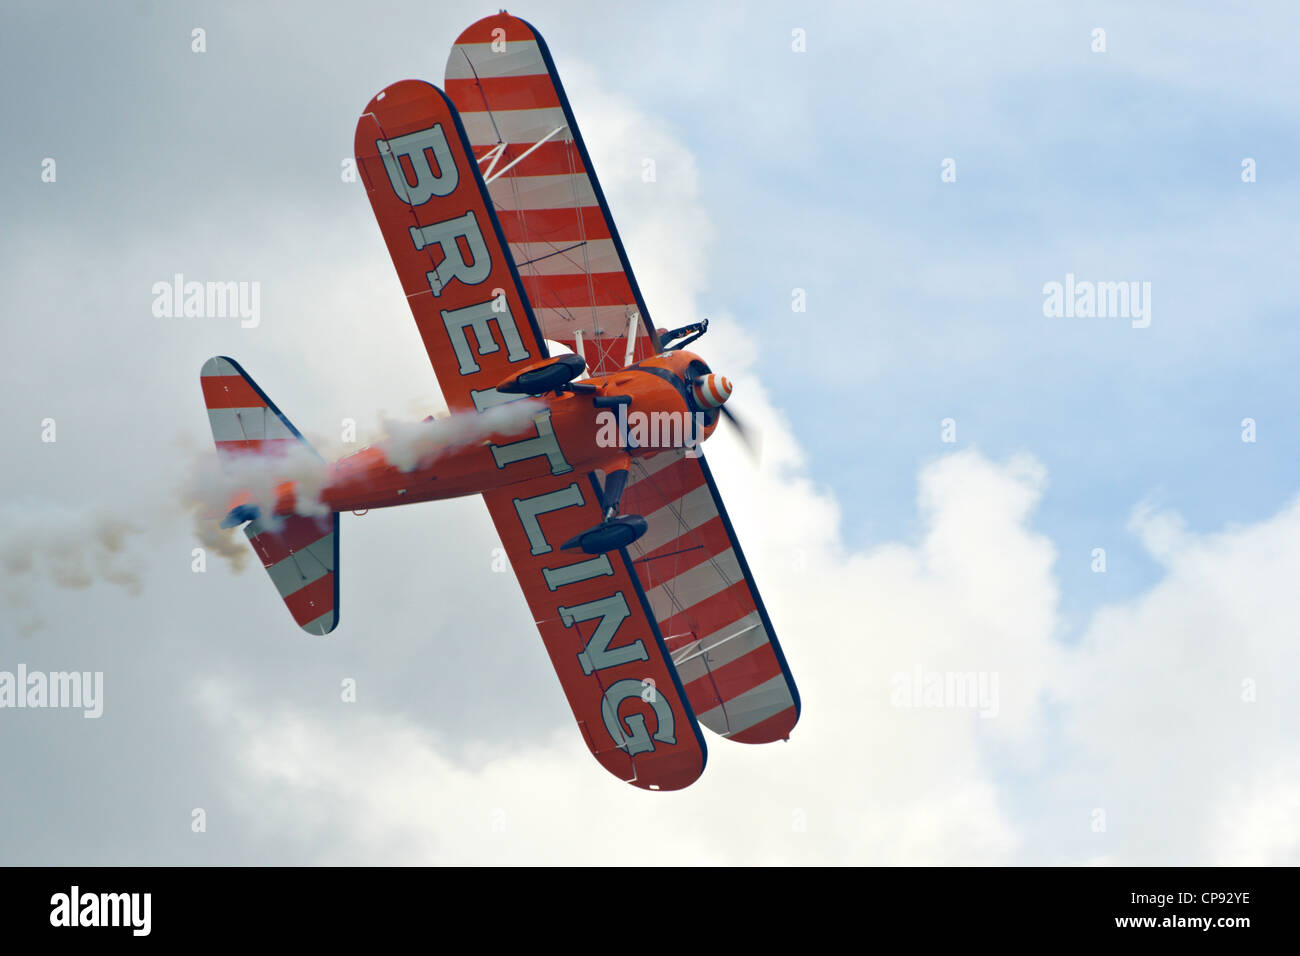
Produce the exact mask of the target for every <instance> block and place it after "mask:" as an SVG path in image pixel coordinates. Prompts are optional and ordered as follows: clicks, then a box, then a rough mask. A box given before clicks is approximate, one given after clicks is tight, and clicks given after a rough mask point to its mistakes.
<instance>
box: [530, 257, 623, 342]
mask: <svg viewBox="0 0 1300 956" xmlns="http://www.w3.org/2000/svg"><path fill="white" fill-rule="evenodd" d="M510 255H511V256H512V257H513V258H514V260H515V265H516V266H518V268H519V272H520V274H521V275H525V276H529V275H543V276H550V275H586V273H587V272H589V271H590V272H622V271H623V262H622V260H620V259H619V257H618V250H617V249H616V248H614V240H612V239H589V240H587V242H586V243H585V244H584V243H579V242H578V240H576V239H575V240H574V241H572V242H512V243H510ZM623 321H624V322H625V323H626V321H627V319H626V317H625V318H624V320H623Z"/></svg>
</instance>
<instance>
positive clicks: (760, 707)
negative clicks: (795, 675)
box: [699, 674, 794, 736]
mask: <svg viewBox="0 0 1300 956" xmlns="http://www.w3.org/2000/svg"><path fill="white" fill-rule="evenodd" d="M792 706H794V698H793V697H791V696H790V687H789V685H788V684H787V683H786V680H785V675H784V674H777V675H776V676H775V677H773V678H771V679H770V680H766V681H764V682H763V683H761V684H759V685H758V686H757V687H754V688H751V689H750V690H747V691H745V692H744V693H743V694H739V695H738V696H736V697H733V698H731V700H728V701H726V702H724V703H722V704H719V705H718V706H717V707H714V708H713V709H712V710H710V711H709V712H708V713H705V714H700V715H699V720H700V723H702V724H703V725H704V726H706V727H708V728H709V729H710V730H712V731H713V732H714V733H718V734H723V735H724V736H730V735H732V734H738V733H740V732H741V731H742V730H748V729H749V728H750V727H753V726H754V725H755V724H757V723H760V722H762V721H764V720H766V719H767V718H769V717H771V716H773V715H774V714H779V713H780V712H781V711H783V710H785V709H786V708H787V707H792Z"/></svg>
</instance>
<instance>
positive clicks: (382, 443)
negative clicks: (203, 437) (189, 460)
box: [182, 399, 546, 572]
mask: <svg viewBox="0 0 1300 956" xmlns="http://www.w3.org/2000/svg"><path fill="white" fill-rule="evenodd" d="M545 407H546V406H545V404H544V403H542V402H539V401H536V400H534V399H524V400H521V401H514V402H509V403H507V404H505V405H498V406H496V407H495V408H490V409H487V410H486V411H482V412H459V413H457V414H454V415H449V416H445V417H442V418H430V419H426V420H425V421H421V422H398V421H390V420H387V419H383V420H382V434H381V435H380V437H379V438H378V439H377V440H376V441H374V442H373V444H372V447H374V448H377V449H379V450H380V451H382V452H383V453H384V455H385V457H386V458H387V459H388V462H389V463H390V464H391V465H392V466H393V467H394V468H397V469H398V470H400V471H403V472H408V471H414V470H415V469H416V468H428V467H430V466H432V465H434V464H435V463H436V462H437V461H438V459H439V458H441V457H443V456H444V455H447V454H449V453H451V452H455V451H458V450H460V449H464V448H469V447H472V446H474V445H480V444H483V443H485V442H487V441H489V440H490V439H491V438H492V437H493V436H505V435H510V434H513V433H516V432H519V431H522V430H524V429H525V428H526V427H527V426H528V425H530V424H531V422H532V420H533V417H534V416H535V415H537V414H538V412H541V411H543V410H544V409H545ZM332 468H333V466H332V465H330V464H327V463H326V462H324V461H322V460H321V459H320V458H319V457H317V455H316V453H315V452H313V451H312V450H311V449H310V448H309V447H308V446H306V445H301V444H295V445H290V446H288V447H287V448H285V449H278V450H277V452H276V453H275V454H257V453H251V452H250V453H247V454H240V455H229V456H225V457H219V456H218V455H217V454H216V452H215V451H212V450H207V451H205V452H203V453H202V454H201V455H200V457H199V458H198V459H197V460H196V461H195V463H194V467H193V468H192V469H191V473H190V476H189V478H188V480H187V482H186V486H185V489H184V491H183V493H182V500H183V502H184V503H185V504H186V505H187V507H189V509H190V510H191V511H192V512H193V515H194V531H195V535H196V536H197V537H198V539H199V542H200V543H201V544H202V545H203V547H204V548H206V549H207V550H209V551H210V552H212V553H214V554H216V555H218V556H219V557H222V558H225V559H226V560H228V561H229V562H230V565H231V568H232V569H233V570H234V571H236V572H239V571H242V570H243V568H244V566H245V563H246V561H247V559H248V556H249V555H250V554H251V553H252V551H251V549H250V548H249V546H248V545H247V543H246V542H245V541H244V540H243V539H244V535H243V533H242V532H241V531H239V530H238V529H226V528H222V527H221V526H220V525H221V521H222V519H224V518H225V516H226V515H227V514H229V512H230V510H231V508H232V507H233V506H234V504H235V503H236V502H239V503H241V504H248V505H251V506H253V507H255V508H257V509H258V511H259V512H260V515H261V517H260V520H261V521H262V523H263V524H266V525H268V526H269V527H271V528H274V527H275V524H276V521H277V519H276V517H275V508H276V504H277V502H278V501H279V498H280V489H281V488H282V487H283V486H284V485H285V484H286V483H290V484H292V485H293V496H294V511H295V513H297V514H301V515H315V516H324V515H328V514H329V513H330V509H329V506H328V505H326V504H325V503H324V502H323V501H321V493H322V491H324V489H325V488H326V487H327V486H328V485H329V483H330V479H331V475H332Z"/></svg>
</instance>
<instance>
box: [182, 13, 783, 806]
mask: <svg viewBox="0 0 1300 956" xmlns="http://www.w3.org/2000/svg"><path fill="white" fill-rule="evenodd" d="M355 147H356V148H355V153H356V161H357V166H358V169H359V172H360V175H361V179H362V181H363V182H364V184H365V188H366V192H367V195H368V196H369V198H370V203H371V205H372V207H373V209H374V213H375V216H376V218H377V219H378V222H379V227H380V231H381V232H382V234H383V237H384V241H385V243H386V244H387V246H388V251H389V253H390V254H391V256H392V260H393V264H394V266H395V267H396V269H397V275H398V278H399V279H400V281H401V285H402V289H403V291H404V292H405V294H406V298H407V301H408V303H409V304H410V308H411V312H412V314H413V316H414V318H415V324H416V327H417V328H418V330H419V333H420V336H421V338H422V340H423V344H424V347H425V350H426V351H427V352H428V355H429V361H430V362H431V363H432V365H433V370H434V372H435V374H436V375H437V379H438V382H439V385H440V386H441V388H442V393H443V396H444V398H445V399H446V403H447V407H448V409H449V411H450V412H451V414H452V416H453V418H455V417H456V416H472V417H478V418H479V419H481V420H482V421H483V422H485V423H487V424H485V428H486V429H487V434H485V435H483V437H482V438H481V439H479V440H477V441H475V442H473V443H471V444H469V445H468V446H464V447H457V448H454V449H451V450H448V449H447V448H442V449H441V450H440V451H437V452H431V453H430V454H429V455H428V456H426V457H424V458H422V459H421V460H419V461H416V462H414V463H412V462H409V461H403V462H396V461H394V460H391V459H392V456H391V455H390V454H389V453H388V452H387V451H386V450H385V449H384V448H383V447H371V448H367V449H363V450H362V451H360V452H358V453H357V454H354V455H350V456H348V457H345V458H342V459H340V460H339V461H337V462H334V463H333V464H331V465H328V466H322V467H327V468H328V472H327V475H328V478H327V480H325V481H324V482H323V483H322V486H321V487H320V488H319V489H317V490H316V491H315V492H314V493H309V492H307V491H306V490H305V489H304V488H302V487H301V486H300V483H298V482H295V481H293V480H285V481H283V482H280V483H278V484H277V485H276V487H275V493H274V495H273V503H270V504H268V503H266V502H263V503H261V504H257V503H254V502H253V501H252V500H251V499H250V498H248V497H247V496H242V497H238V498H236V499H235V500H234V501H232V502H231V506H230V508H229V510H228V512H227V513H226V514H225V516H224V520H223V522H222V523H223V525H224V526H226V527H237V526H242V528H243V531H244V533H245V534H246V535H247V537H248V539H249V541H250V542H251V543H252V546H253V548H254V550H255V551H256V553H257V555H258V557H259V558H260V559H261V562H262V564H263V566H264V567H265V568H266V571H267V573H268V574H269V576H270V577H271V580H272V582H273V583H274V584H275V586H276V588H277V589H278V591H279V593H280V595H281V597H282V599H283V600H284V603H285V604H286V605H287V606H288V608H289V611H290V613H291V614H292V615H293V618H294V620H295V621H296V622H297V623H298V624H299V625H300V626H301V627H302V628H303V629H304V630H306V631H307V632H309V633H311V634H317V635H323V634H327V633H329V632H330V631H332V630H333V629H334V628H335V626H336V625H337V623H338V620H339V517H340V514H341V513H343V512H346V511H362V510H364V509H370V508H385V507H392V506H396V505H403V504H411V503H414V502H421V501H430V500H434V499H442V498H451V497H458V496H464V495H474V494H481V495H482V496H483V500H484V501H485V502H486V503H487V508H488V511H489V512H490V513H491V516H492V520H493V522H494V523H495V525H496V529H497V532H498V533H499V535H500V537H501V542H502V545H503V547H504V549H505V551H506V553H507V555H508V557H509V561H510V564H511V566H512V568H513V570H514V573H515V575H516V576H517V578H518V580H519V584H520V586H521V587H522V589H523V593H524V597H525V599H526V601H527V604H528V607H529V609H530V610H531V612H532V615H533V618H534V620H535V621H536V623H537V628H538V630H539V631H540V633H541V637H542V641H543V642H544V643H545V645H546V649H547V651H548V652H549V655H550V658H551V662H552V663H553V665H554V667H555V670H556V673H557V674H558V675H559V679H560V684H561V686H562V687H563V688H564V692H565V694H566V695H567V696H568V701H569V704H570V706H571V707H572V710H573V715H574V717H575V718H576V720H577V723H578V727H579V729H580V731H581V733H582V737H583V740H584V741H585V742H586V744H587V747H588V748H589V749H590V750H591V753H592V754H593V755H594V756H595V758H596V759H597V760H598V761H599V762H600V763H601V764H602V765H603V766H604V767H605V768H606V769H607V770H609V771H610V772H611V773H613V774H615V775H616V776H618V777H619V778H621V779H623V780H625V781H627V782H629V783H632V784H634V785H635V786H638V787H642V788H645V789H650V790H675V789H680V788H682V787H685V786H688V785H689V784H690V783H692V782H693V781H694V780H695V779H696V778H698V777H699V775H700V774H701V772H702V771H703V769H704V764H705V756H706V747H705V741H704V736H703V734H702V732H701V729H700V726H701V725H703V726H704V727H706V728H708V730H710V731H712V732H713V733H715V734H717V735H719V736H721V737H725V738H727V739H730V740H735V741H739V742H742V743H750V744H760V743H767V742H771V741H777V740H784V739H788V737H789V735H790V731H791V729H792V728H793V727H794V725H795V723H796V721H797V720H798V719H799V710H800V702H799V694H798V691H797V690H796V689H795V684H794V680H793V678H792V677H791V675H790V669H789V667H788V666H787V664H786V660H785V656H784V655H783V654H782V651H781V646H780V644H779V643H778V642H777V638H776V633H775V631H774V630H773V628H772V623H771V621H770V619H769V618H768V614H767V611H766V610H765V609H764V607H763V601H762V598H761V597H760V596H759V592H758V588H757V587H756V586H755V584H754V578H753V575H752V574H751V573H750V569H749V566H748V565H747V563H746V561H745V556H744V553H743V551H742V550H741V547H740V542H739V540H738V539H737V537H736V532H735V529H734V528H733V527H732V523H731V521H730V519H729V518H728V516H727V510H726V508H725V507H724V506H723V502H722V496H721V495H720V494H719V491H718V486H717V484H716V482H715V481H714V479H713V475H712V473H711V472H710V470H709V466H708V462H707V461H706V459H705V458H704V457H703V454H702V451H701V447H700V446H701V443H702V442H703V441H704V440H705V439H707V438H708V437H709V435H711V434H712V433H713V431H714V429H715V428H716V427H717V426H718V423H719V422H720V421H721V419H722V418H724V417H732V420H733V421H734V417H733V416H730V415H729V412H728V409H727V407H726V405H725V403H726V401H727V398H728V397H729V395H730V393H731V383H730V382H729V381H728V380H727V379H725V378H723V377H722V376H720V375H718V374H716V373H714V372H713V371H712V370H711V369H710V368H709V366H708V365H707V364H706V363H705V362H704V360H703V359H701V358H700V357H699V356H698V355H696V354H694V353H692V352H690V351H687V350H686V349H685V348H684V346H686V345H689V344H691V343H692V342H694V341H695V340H696V339H698V338H699V336H700V335H702V334H703V333H704V331H705V330H706V329H707V321H705V322H699V323H694V324H690V325H686V326H684V327H681V328H678V329H676V330H674V331H671V332H669V331H666V330H665V329H662V328H659V327H657V326H656V325H655V324H654V322H652V321H651V318H650V313H649V312H648V311H647V309H646V306H645V303H644V301H643V300H642V296H641V291H640V289H639V288H638V287H637V282H636V278H635V276H634V275H633V273H632V268H631V266H630V265H629V264H628V259H627V254H626V252H625V250H624V248H623V244H622V242H621V241H620V240H619V235H618V231H617V230H616V229H615V227H614V220H613V217H612V216H611V215H610V210H609V205H608V203H607V202H606V200H605V196H604V193H603V192H602V191H601V188H600V183H599V181H598V180H597V178H596V173H595V171H594V170H593V168H592V163H591V157H590V155H589V154H588V152H587V148H586V146H585V145H584V144H583V140H582V137H581V135H580V134H579V132H578V126H577V123H576V122H575V121H574V117H573V113H572V111H571V110H570V107H569V102H568V99H567V98H566V97H565V93H564V87H563V86H562V85H561V83H560V78H559V76H558V75H557V73H556V70H555V64H554V61H553V60H552V58H551V54H550V51H549V50H548V49H547V46H546V43H545V42H544V41H543V40H542V37H541V35H540V34H538V33H537V31H536V30H534V29H533V28H532V27H531V26H530V25H529V24H527V23H526V22H524V21H523V20H520V19H518V18H516V17H513V16H510V15H508V14H506V13H504V12H503V13H501V14H499V15H496V16H491V17H487V18H486V19H483V20H480V21H478V22H477V23H475V24H474V25H472V26H471V27H469V28H468V29H467V30H465V31H464V32H463V33H462V34H461V35H460V37H459V39H457V41H456V43H455V45H454V46H453V47H452V50H451V55H450V57H449V58H448V60H447V69H446V79H445V82H444V85H443V88H442V89H439V88H437V87H435V86H433V85H431V84H429V83H426V82H422V81H419V80H403V81H401V82H398V83H394V84H393V85H391V86H389V87H388V88H387V89H385V90H383V91H382V92H380V93H379V94H377V95H376V96H375V97H374V99H372V100H371V101H370V103H369V105H368V106H367V107H366V109H365V112H364V113H363V114H362V115H361V118H360V121H359V122H358V123H357V129H356V140H355ZM548 341H549V342H551V343H557V346H556V347H554V348H552V347H551V346H548ZM552 352H555V354H552ZM201 381H202V387H203V395H204V398H205V401H206V403H207V408H208V414H209V419H210V424H211V426H212V433H213V438H214V440H215V442H216V445H217V448H218V453H219V456H220V457H221V458H222V459H223V461H225V462H226V463H229V462H231V461H234V460H237V459H240V458H242V457H244V456H256V457H257V458H258V459H259V460H263V461H265V460H270V461H272V462H274V461H275V460H276V458H277V456H280V455H283V454H285V453H286V452H287V451H288V450H290V449H298V450H301V449H302V448H303V447H304V446H305V445H306V442H305V440H304V439H303V437H302V435H301V434H300V433H299V432H298V430H297V429H295V428H294V426H293V425H292V424H290V422H289V420H288V419H287V418H285V416H284V415H283V414H282V413H281V412H280V410H279V409H278V408H277V407H276V406H275V405H274V404H273V403H272V402H271V400H270V399H269V398H267V396H266V395H265V393H263V392H262V390H261V389H260V388H258V386H257V385H256V384H255V383H254V382H253V380H252V379H251V378H250V377H249V376H248V375H247V374H246V373H245V372H244V370H243V369H242V368H241V367H240V366H239V365H238V363H236V362H235V361H234V360H232V359H229V358H225V357H215V358H212V359H209V360H208V361H207V363H206V364H205V365H204V366H203V369H202V375H201ZM515 403H518V404H515ZM512 409H513V410H516V411H518V412H519V413H520V414H518V415H512V416H511V415H501V414H500V412H501V411H502V410H506V411H510V410H512ZM493 416H497V417H493ZM647 420H649V421H651V422H655V423H661V424H663V426H664V427H662V428H660V429H646V428H640V429H638V427H637V425H638V424H644V422H645V421H647ZM426 421H429V420H426ZM430 427H431V428H433V429H434V430H436V429H437V428H438V427H439V423H438V422H437V421H434V422H433V423H432V425H431V426H430ZM308 497H310V499H311V500H310V501H308V500H306V499H307V498H308Z"/></svg>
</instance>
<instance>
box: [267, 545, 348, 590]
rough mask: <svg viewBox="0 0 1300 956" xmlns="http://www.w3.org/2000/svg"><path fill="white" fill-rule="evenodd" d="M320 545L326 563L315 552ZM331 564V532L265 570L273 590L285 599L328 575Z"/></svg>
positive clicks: (332, 549)
mask: <svg viewBox="0 0 1300 956" xmlns="http://www.w3.org/2000/svg"><path fill="white" fill-rule="evenodd" d="M322 545H323V546H324V551H325V553H326V554H328V555H329V557H328V560H326V561H322V560H321V559H320V557H319V553H320V552H319V551H318V550H317V548H318V546H322ZM333 564H334V532H332V531H331V532H330V533H329V534H327V535H325V537H323V538H321V539H320V540H319V541H314V542H312V544H311V545H309V546H308V547H307V548H305V549H303V550H302V551H298V552H295V553H294V554H291V555H289V556H288V557H286V558H281V559H280V560H279V561H277V562H275V564H273V565H271V566H270V567H269V568H267V569H266V573H267V574H269V575H270V576H271V581H272V583H274V584H275V589H276V590H277V591H279V592H280V597H281V598H287V597H288V596H289V595H291V594H294V593H295V592H297V591H300V590H301V589H303V588H305V587H306V586H307V585H309V584H311V583H313V582H315V581H319V580H320V579H321V578H323V577H325V575H327V574H329V573H330V567H331V566H332V565H333Z"/></svg>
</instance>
